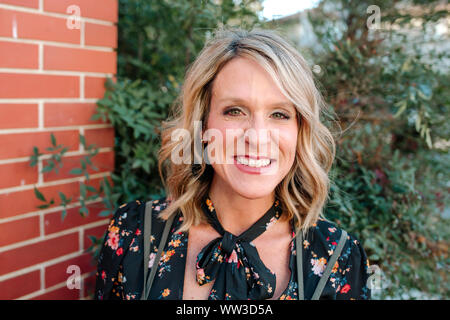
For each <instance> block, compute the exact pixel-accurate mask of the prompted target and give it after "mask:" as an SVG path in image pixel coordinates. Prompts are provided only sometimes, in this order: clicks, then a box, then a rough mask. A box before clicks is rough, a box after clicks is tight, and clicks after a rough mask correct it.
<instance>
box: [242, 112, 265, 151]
mask: <svg viewBox="0 0 450 320" xmlns="http://www.w3.org/2000/svg"><path fill="white" fill-rule="evenodd" d="M270 141H271V129H270V127H269V126H268V124H267V122H266V119H265V118H264V116H262V115H261V114H255V115H254V116H253V117H252V119H251V120H250V121H249V125H248V126H247V128H246V129H245V144H246V145H248V146H249V149H250V150H249V152H250V153H257V154H258V155H267V150H269V149H268V145H269V144H270ZM265 153H266V154H265Z"/></svg>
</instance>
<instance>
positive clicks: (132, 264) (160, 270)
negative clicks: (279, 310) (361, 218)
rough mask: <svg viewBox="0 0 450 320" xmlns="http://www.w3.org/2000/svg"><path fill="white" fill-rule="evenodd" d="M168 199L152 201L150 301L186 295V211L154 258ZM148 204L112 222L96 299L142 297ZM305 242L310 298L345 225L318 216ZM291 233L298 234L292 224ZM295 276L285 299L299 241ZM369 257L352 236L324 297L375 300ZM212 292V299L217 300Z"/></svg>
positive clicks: (292, 295) (125, 208)
mask: <svg viewBox="0 0 450 320" xmlns="http://www.w3.org/2000/svg"><path fill="white" fill-rule="evenodd" d="M168 204H169V203H168V200H166V198H161V199H158V200H154V201H153V202H152V219H153V220H152V234H151V236H150V239H148V241H150V260H149V265H148V268H149V272H150V270H151V268H153V267H156V268H157V271H156V275H155V279H154V281H153V285H152V288H151V290H150V294H149V299H152V300H156V299H176V300H181V299H182V297H183V284H184V270H185V264H186V256H187V243H188V238H189V237H188V232H175V231H176V230H177V229H178V227H179V226H180V224H181V223H182V221H183V217H182V215H181V213H179V214H178V216H176V218H175V219H174V220H173V224H172V226H171V229H170V232H169V237H168V239H167V243H166V245H165V247H164V250H163V252H162V255H161V258H160V260H159V261H155V256H156V253H157V250H158V249H157V248H158V246H159V241H160V238H161V237H162V232H163V229H164V222H165V221H162V220H161V219H158V218H157V215H158V214H159V213H160V212H161V211H162V210H164V209H165V208H166V207H167V205H168ZM144 213H145V202H140V201H139V200H136V201H132V202H129V203H125V204H123V205H121V206H120V207H119V208H118V209H117V210H116V212H115V214H114V216H113V217H112V219H111V221H110V224H109V226H108V230H107V234H106V236H105V239H104V242H103V246H102V248H101V251H100V255H99V260H98V266H97V273H96V288H95V299H98V300H103V299H120V300H137V299H140V298H141V293H142V291H143V283H144V270H143V249H144V246H143V241H144V239H143V229H144V226H143V221H144ZM311 229H312V230H310V232H308V233H307V235H306V238H305V239H304V241H303V277H304V296H305V299H307V300H309V299H311V297H312V295H313V293H314V290H315V288H316V286H317V284H318V282H319V280H320V277H321V276H322V273H323V272H324V270H325V268H326V266H327V261H328V259H329V258H330V256H331V255H332V253H333V250H334V249H335V248H336V246H337V242H338V241H339V237H340V235H341V232H342V229H340V228H338V227H336V226H335V225H334V224H333V223H331V222H329V221H326V220H323V219H319V220H318V221H317V223H316V224H315V225H314V226H313V227H311ZM291 232H292V235H293V237H294V236H295V232H294V228H293V224H292V223H291ZM290 251H291V256H290V259H289V269H290V271H291V275H290V280H289V283H288V285H287V287H286V288H285V290H284V291H283V293H282V294H281V295H280V297H277V298H278V299H280V300H296V299H298V291H297V290H298V288H297V269H296V268H297V267H296V254H297V248H296V241H295V240H294V239H293V240H292V241H291V243H290ZM368 267H369V260H368V259H367V256H366V253H365V251H364V249H363V247H362V245H361V243H360V242H359V240H358V239H356V238H355V237H354V236H352V235H351V234H348V236H347V241H346V243H345V245H344V248H343V250H342V252H341V255H340V256H339V258H338V260H337V261H336V263H335V265H334V266H333V269H332V272H331V275H330V277H329V279H328V281H327V283H326V285H325V288H324V289H323V291H322V294H321V296H320V299H337V300H339V299H342V300H349V299H370V297H371V293H370V290H369V288H368V286H367V283H368V278H369V274H368ZM213 291H214V290H211V292H210V294H209V299H217V298H218V297H217V296H215V292H213Z"/></svg>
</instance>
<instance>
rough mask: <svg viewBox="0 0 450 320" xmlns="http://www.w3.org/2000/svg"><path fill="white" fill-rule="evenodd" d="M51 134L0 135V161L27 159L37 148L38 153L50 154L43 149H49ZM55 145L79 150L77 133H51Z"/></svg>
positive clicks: (70, 131) (76, 131)
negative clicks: (34, 148) (54, 139)
mask: <svg viewBox="0 0 450 320" xmlns="http://www.w3.org/2000/svg"><path fill="white" fill-rule="evenodd" d="M50 134H51V132H30V133H9V134H0V146H2V147H1V148H0V159H9V158H19V157H28V156H31V155H32V154H33V147H34V146H36V147H38V148H39V152H41V153H44V154H51V153H54V152H50V151H47V150H45V148H48V147H51V146H52V145H51V139H50ZM53 134H54V136H55V138H56V143H57V144H61V145H63V146H65V147H68V148H69V151H75V150H78V148H79V131H78V130H68V131H56V132H53Z"/></svg>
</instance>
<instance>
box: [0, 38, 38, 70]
mask: <svg viewBox="0 0 450 320" xmlns="http://www.w3.org/2000/svg"><path fill="white" fill-rule="evenodd" d="M38 60H39V51H38V45H37V44H28V43H18V42H9V41H0V68H25V69H37V68H38V67H39V64H38Z"/></svg>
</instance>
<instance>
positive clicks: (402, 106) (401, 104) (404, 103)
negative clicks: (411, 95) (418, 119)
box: [394, 100, 408, 118]
mask: <svg viewBox="0 0 450 320" xmlns="http://www.w3.org/2000/svg"><path fill="white" fill-rule="evenodd" d="M395 105H396V106H398V107H399V109H398V110H397V112H396V113H395V114H394V118H397V117H398V116H399V115H401V114H402V113H403V111H405V110H406V106H407V105H408V102H407V101H406V100H402V101H400V102H398V103H396V104H395Z"/></svg>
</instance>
